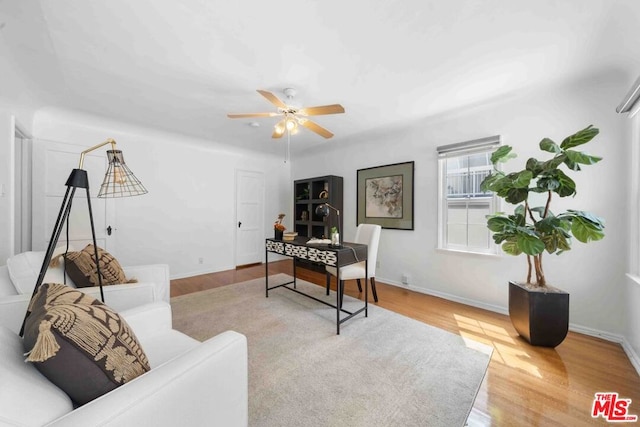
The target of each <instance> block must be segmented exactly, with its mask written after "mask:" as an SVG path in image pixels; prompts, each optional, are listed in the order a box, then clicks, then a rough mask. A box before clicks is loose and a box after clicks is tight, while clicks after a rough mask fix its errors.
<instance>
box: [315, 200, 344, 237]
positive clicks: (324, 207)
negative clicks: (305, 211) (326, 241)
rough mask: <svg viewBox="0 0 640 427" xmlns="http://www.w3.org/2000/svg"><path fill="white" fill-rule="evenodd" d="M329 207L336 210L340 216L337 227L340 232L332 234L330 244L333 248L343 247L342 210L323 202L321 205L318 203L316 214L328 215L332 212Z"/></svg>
mask: <svg viewBox="0 0 640 427" xmlns="http://www.w3.org/2000/svg"><path fill="white" fill-rule="evenodd" d="M329 209H333V210H334V211H336V215H337V216H338V227H337V229H338V232H337V233H334V234H332V235H331V244H330V245H329V246H330V247H332V248H341V247H342V245H341V244H340V211H339V210H338V209H336V208H334V207H333V206H331V205H330V204H329V203H323V204H321V205H318V207H317V208H316V215H320V216H323V217H328V216H329V214H330V213H331V211H330V210H329Z"/></svg>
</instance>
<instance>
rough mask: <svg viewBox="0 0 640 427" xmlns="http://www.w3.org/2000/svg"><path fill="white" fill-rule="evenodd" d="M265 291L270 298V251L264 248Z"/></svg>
mask: <svg viewBox="0 0 640 427" xmlns="http://www.w3.org/2000/svg"><path fill="white" fill-rule="evenodd" d="M264 293H265V296H266V297H267V298H269V251H268V250H266V247H265V250H264Z"/></svg>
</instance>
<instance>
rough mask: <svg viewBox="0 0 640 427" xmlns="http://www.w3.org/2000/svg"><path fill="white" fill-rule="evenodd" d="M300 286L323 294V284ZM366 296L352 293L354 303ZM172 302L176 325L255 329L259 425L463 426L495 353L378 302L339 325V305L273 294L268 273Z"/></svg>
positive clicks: (252, 413)
mask: <svg viewBox="0 0 640 427" xmlns="http://www.w3.org/2000/svg"><path fill="white" fill-rule="evenodd" d="M285 280H290V277H289V276H287V275H284V274H278V275H276V276H270V279H269V284H270V285H272V283H273V284H275V283H277V282H278V281H279V282H280V283H283V282H284V281H285ZM298 287H299V288H300V289H304V290H305V291H306V292H310V293H313V294H314V295H315V296H317V297H320V298H323V297H324V290H323V289H322V288H321V287H319V286H316V285H312V284H310V283H306V282H302V281H298ZM380 297H381V298H384V295H381V296H380ZM327 298H330V300H331V301H332V302H334V301H335V296H334V294H333V292H332V295H331V297H327ZM361 304H362V302H361V301H357V300H355V299H354V298H349V297H345V305H344V308H346V309H349V307H353V306H359V305H361ZM171 305H172V307H173V325H174V328H175V329H178V330H180V331H182V332H184V333H186V334H188V335H190V336H192V337H194V338H197V339H199V340H204V339H207V338H209V337H212V336H214V335H216V334H218V333H220V332H222V331H225V330H228V329H231V330H235V331H237V332H240V333H242V334H244V335H246V336H247V339H248V345H249V425H250V426H296V427H297V426H304V427H309V426H403V427H405V426H446V427H452V426H463V425H464V424H465V421H466V419H467V416H468V414H469V411H470V410H471V407H472V406H473V401H474V398H475V396H476V393H477V391H478V388H479V387H480V383H481V382H482V379H483V377H484V374H485V372H486V369H487V366H488V364H489V359H490V354H491V349H490V348H489V347H487V346H484V345H482V344H479V345H478V346H477V348H478V349H480V350H481V351H478V350H477V349H472V348H469V347H468V346H467V345H466V344H465V342H464V341H463V340H462V338H460V337H459V336H457V335H454V334H451V333H449V332H446V331H443V330H441V329H438V328H434V327H432V326H429V325H426V324H424V323H422V322H418V321H416V320H412V319H409V318H407V317H404V316H401V315H399V314H396V313H393V312H391V311H389V310H385V309H383V308H380V307H377V306H375V305H369V317H366V318H365V317H364V314H361V315H359V316H358V317H356V318H353V319H350V320H349V321H347V322H346V323H343V324H342V327H341V331H340V335H336V326H335V319H336V312H335V310H334V309H332V308H330V307H327V306H325V305H323V304H320V303H318V302H317V301H313V300H311V299H309V298H306V297H304V296H302V295H298V294H296V293H295V292H291V291H288V290H286V289H277V290H272V291H271V292H270V293H269V298H265V291H264V279H255V280H251V281H248V282H243V283H239V284H233V285H229V286H224V287H221V288H216V289H212V290H208V291H203V292H198V293H195V294H189V295H184V296H180V297H177V298H172V299H171Z"/></svg>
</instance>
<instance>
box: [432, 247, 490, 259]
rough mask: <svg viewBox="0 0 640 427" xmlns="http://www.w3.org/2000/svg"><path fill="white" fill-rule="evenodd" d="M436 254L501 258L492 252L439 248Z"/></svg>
mask: <svg viewBox="0 0 640 427" xmlns="http://www.w3.org/2000/svg"><path fill="white" fill-rule="evenodd" d="M436 252H441V253H453V254H462V255H472V256H480V257H488V258H500V257H501V256H500V255H498V254H496V253H492V252H473V251H463V250H461V249H448V248H437V249H436Z"/></svg>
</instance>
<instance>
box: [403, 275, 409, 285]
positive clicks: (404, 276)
mask: <svg viewBox="0 0 640 427" xmlns="http://www.w3.org/2000/svg"><path fill="white" fill-rule="evenodd" d="M410 280H411V277H409V275H408V274H406V273H405V274H403V275H402V284H403V285H407V286H409V281H410Z"/></svg>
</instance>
